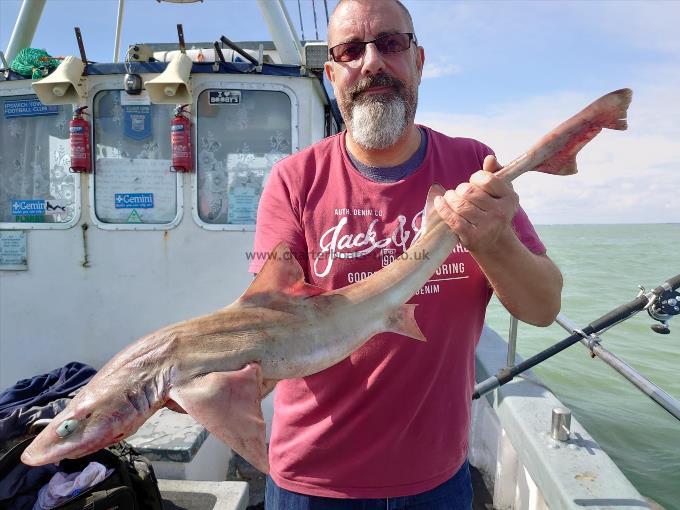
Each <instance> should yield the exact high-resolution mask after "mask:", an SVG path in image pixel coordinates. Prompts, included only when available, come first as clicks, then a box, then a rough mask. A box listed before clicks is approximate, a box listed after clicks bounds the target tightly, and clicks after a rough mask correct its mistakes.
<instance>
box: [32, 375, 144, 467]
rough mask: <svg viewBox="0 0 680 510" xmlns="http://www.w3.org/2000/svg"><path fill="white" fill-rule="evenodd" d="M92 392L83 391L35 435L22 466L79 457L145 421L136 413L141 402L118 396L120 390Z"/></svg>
mask: <svg viewBox="0 0 680 510" xmlns="http://www.w3.org/2000/svg"><path fill="white" fill-rule="evenodd" d="M103 386H104V385H96V387H95V388H99V389H102V388H103ZM95 388H93V389H90V387H85V388H83V389H82V390H81V391H80V392H79V393H78V395H76V397H75V398H74V399H73V400H72V401H71V402H70V403H69V405H68V406H67V407H66V409H64V410H63V411H62V412H61V413H59V414H58V415H57V416H56V417H55V418H54V419H53V420H52V421H51V422H50V423H49V424H48V425H47V427H45V428H44V429H43V430H42V431H41V432H40V434H38V436H37V437H36V438H35V439H34V440H33V442H32V443H31V444H30V445H29V446H28V447H27V448H26V449H25V450H24V452H23V454H22V455H21V461H22V462H23V463H24V464H27V465H29V466H42V465H45V464H50V463H56V462H59V461H60V460H62V459H65V458H68V459H77V458H80V457H83V456H85V455H88V454H90V453H93V452H96V451H97V450H100V449H102V448H105V447H107V446H109V445H111V444H113V443H116V442H117V441H120V440H121V439H123V438H124V437H126V436H128V435H130V434H132V433H134V431H135V430H137V428H139V426H140V425H141V424H142V423H143V422H144V420H145V419H146V417H148V416H146V415H145V414H144V413H142V412H140V409H139V407H140V406H139V402H140V401H142V400H144V399H143V398H139V397H138V396H137V395H131V394H129V393H125V392H121V391H120V387H118V391H113V389H112V388H111V387H108V388H103V391H97V389H95ZM146 407H147V409H148V406H146Z"/></svg>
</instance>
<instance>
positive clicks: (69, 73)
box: [31, 56, 86, 104]
mask: <svg viewBox="0 0 680 510" xmlns="http://www.w3.org/2000/svg"><path fill="white" fill-rule="evenodd" d="M84 70H85V64H84V63H83V61H82V60H80V59H79V58H76V57H72V56H69V57H66V58H64V60H63V62H62V63H61V64H59V66H58V67H57V68H56V69H55V70H54V72H53V73H52V74H50V75H49V76H46V77H45V78H42V79H40V80H37V81H34V82H33V83H32V84H31V85H32V87H33V90H34V91H35V93H36V95H37V96H38V99H40V102H41V103H42V104H80V103H81V102H82V101H83V99H84V98H85V96H86V90H85V80H86V78H85V77H84V76H83V71H84Z"/></svg>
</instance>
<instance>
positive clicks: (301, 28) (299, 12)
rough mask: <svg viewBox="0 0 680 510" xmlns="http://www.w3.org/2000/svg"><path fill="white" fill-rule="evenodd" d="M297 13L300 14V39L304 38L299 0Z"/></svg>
mask: <svg viewBox="0 0 680 510" xmlns="http://www.w3.org/2000/svg"><path fill="white" fill-rule="evenodd" d="M298 14H299V15H300V33H301V34H302V40H303V41H304V40H305V27H304V26H303V25H302V7H300V0H298Z"/></svg>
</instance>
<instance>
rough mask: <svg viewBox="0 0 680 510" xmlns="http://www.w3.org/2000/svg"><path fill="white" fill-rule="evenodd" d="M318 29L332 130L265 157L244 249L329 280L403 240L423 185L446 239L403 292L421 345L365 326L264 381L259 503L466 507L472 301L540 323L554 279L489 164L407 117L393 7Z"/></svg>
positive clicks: (485, 155) (379, 261)
mask: <svg viewBox="0 0 680 510" xmlns="http://www.w3.org/2000/svg"><path fill="white" fill-rule="evenodd" d="M328 39H329V48H330V56H331V59H330V61H329V62H328V63H327V64H326V69H325V70H326V74H327V76H328V78H329V80H330V81H331V82H332V84H333V88H334V91H335V95H336V97H337V100H338V105H339V107H340V111H341V113H342V115H343V119H344V120H345V124H346V126H347V131H346V132H345V133H341V134H339V135H336V136H334V137H330V138H328V139H325V140H323V141H321V142H319V143H317V144H315V145H314V146H312V147H310V148H307V149H305V150H303V151H301V152H299V153H298V154H295V155H293V156H291V157H288V158H286V159H284V160H283V161H281V162H279V163H278V164H277V165H276V166H275V167H274V169H273V171H272V174H271V176H270V178H269V180H268V183H267V186H266V189H265V191H264V193H263V196H262V200H261V202H260V209H259V211H258V223H257V233H256V240H255V250H256V251H271V250H272V249H273V248H274V247H275V246H276V244H277V243H279V242H280V241H285V242H286V243H287V244H288V245H289V246H290V247H291V249H292V251H293V253H294V254H296V257H297V258H298V260H299V262H300V263H301V265H302V267H303V269H304V270H305V273H306V278H307V280H308V281H309V282H310V283H311V284H314V285H317V286H319V287H323V288H326V289H334V288H340V287H344V286H346V285H348V284H351V283H354V282H355V281H358V280H360V279H362V278H364V277H366V276H367V275H368V274H371V273H372V272H374V271H378V270H379V269H380V268H381V267H382V266H384V265H386V264H388V263H389V262H391V261H392V260H394V258H395V257H398V256H399V255H400V254H401V253H402V252H403V251H405V249H406V248H408V247H409V246H410V244H411V243H412V242H413V241H414V238H415V237H416V234H417V232H418V229H419V228H420V220H421V216H422V210H423V206H424V204H425V198H426V195H427V191H428V189H429V187H430V185H431V184H433V183H435V182H438V183H440V184H442V185H443V186H444V187H445V188H446V189H448V190H449V191H447V193H446V194H445V196H444V198H442V199H439V200H438V201H437V202H436V204H435V206H436V209H437V211H438V213H439V214H440V215H441V216H442V218H444V219H445V221H446V223H447V224H448V225H449V226H450V227H451V228H452V229H453V230H454V231H455V232H456V233H457V234H458V236H459V237H460V240H461V244H460V245H459V246H457V247H456V249H454V250H453V252H452V253H451V255H450V256H449V258H448V259H447V261H446V262H445V263H444V264H443V265H442V266H441V267H440V268H439V270H438V271H437V274H435V275H434V276H433V277H432V279H431V280H430V281H429V282H428V283H427V284H426V285H425V286H424V287H423V288H422V289H421V291H419V292H418V293H417V295H416V296H414V297H413V298H412V300H411V301H410V302H411V303H417V304H418V305H419V306H418V307H417V309H416V320H417V322H418V325H419V326H420V328H421V330H422V331H423V333H424V335H425V337H426V338H427V342H425V343H421V342H416V341H414V340H412V339H409V338H406V337H403V336H400V335H396V334H391V333H386V334H380V335H377V336H376V337H374V338H372V339H371V340H369V341H368V342H367V343H366V344H365V345H364V346H363V347H362V348H361V349H359V350H358V351H356V352H355V353H353V354H352V355H351V356H349V357H348V358H347V359H345V360H343V361H342V362H340V363H338V364H337V365H335V366H333V367H331V368H329V369H328V370H325V371H323V372H321V373H318V374H315V375H313V376H310V377H306V378H304V379H295V380H284V381H281V382H280V383H279V384H278V386H277V395H276V400H275V415H274V421H273V430H272V437H271V443H270V464H271V477H270V478H269V479H268V482H267V493H266V498H265V500H266V506H267V508H269V509H293V508H294V509H303V508H305V509H306V508H320V509H321V508H334V509H335V508H343V509H344V508H348V509H349V508H366V509H372V508H386V504H387V505H388V506H387V508H420V509H427V510H438V509H442V510H443V509H447V510H450V509H458V508H460V509H469V508H471V498H472V495H471V485H470V479H469V471H468V465H467V461H466V456H467V438H468V430H469V422H470V397H471V394H472V389H473V387H474V352H475V346H476V343H477V340H478V338H479V334H480V332H481V328H482V323H483V320H484V313H485V309H486V305H487V303H488V301H489V299H490V297H491V294H492V292H495V293H496V294H497V296H498V297H499V299H500V300H501V302H502V303H503V304H504V305H505V306H506V308H508V310H509V311H510V312H511V313H512V314H514V315H515V316H517V317H518V318H519V319H521V320H523V321H525V322H529V323H532V324H536V325H547V324H549V323H551V322H552V321H553V319H554V317H555V315H556V314H557V312H558V311H559V306H560V291H561V286H562V280H561V275H560V273H559V271H558V269H557V268H556V267H555V266H554V264H553V263H552V262H551V261H550V260H549V259H548V258H547V257H546V256H545V248H544V247H543V245H542V244H541V242H540V240H539V239H538V237H537V236H536V233H535V231H534V229H533V227H532V226H531V224H530V223H529V221H528V219H527V217H526V215H525V214H524V212H523V211H522V210H521V209H519V208H518V198H517V195H516V194H515V193H514V191H513V189H512V187H511V186H510V185H509V184H506V183H505V182H504V181H502V180H500V179H498V178H496V177H495V176H494V175H493V174H492V173H491V172H492V171H494V170H496V169H497V168H498V164H497V163H496V161H495V158H494V157H493V156H492V155H491V151H490V149H489V148H487V147H486V146H484V145H483V144H481V143H479V142H477V141H474V140H470V139H465V138H449V137H447V136H444V135H442V134H440V133H436V132H434V131H432V130H430V129H428V128H425V127H421V126H416V125H415V124H414V116H415V111H416V104H417V96H418V85H419V83H420V79H421V76H422V69H423V62H424V59H425V54H424V50H423V48H421V47H419V46H417V42H416V38H415V35H414V29H413V24H412V21H411V17H410V15H409V13H408V11H407V10H406V8H405V7H404V6H403V5H402V4H401V3H400V2H399V1H397V0H379V1H377V0H341V1H340V2H339V4H338V6H337V7H336V10H335V11H334V13H333V15H332V17H331V20H330V23H329V29H328ZM480 167H481V168H483V169H484V170H483V171H478V170H479V168H480ZM261 266H262V263H261V262H259V263H258V262H254V263H253V265H252V266H251V268H250V269H251V271H252V272H257V271H258V270H259V269H260V268H261ZM385 499H387V500H388V501H387V502H386V501H385Z"/></svg>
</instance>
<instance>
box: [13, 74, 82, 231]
mask: <svg viewBox="0 0 680 510" xmlns="http://www.w3.org/2000/svg"><path fill="white" fill-rule="evenodd" d="M29 84H30V82H29ZM15 96H34V97H35V98H36V99H38V96H37V95H36V93H35V92H34V91H33V89H32V88H31V86H30V85H28V86H26V85H22V86H21V87H17V88H4V87H3V88H2V89H0V99H2V100H5V99H11V98H12V97H15ZM59 106H63V107H64V108H67V107H68V106H70V105H59ZM71 174H72V175H73V176H74V179H73V183H74V190H73V195H74V197H75V201H74V205H75V210H74V214H73V218H71V219H70V220H69V221H66V222H63V223H30V222H26V223H19V222H16V221H13V222H9V221H2V222H0V230H68V229H70V228H73V227H75V226H76V225H77V224H78V222H79V221H80V217H81V214H82V191H81V190H82V186H81V183H80V181H81V177H80V175H79V174H78V173H74V172H71Z"/></svg>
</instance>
